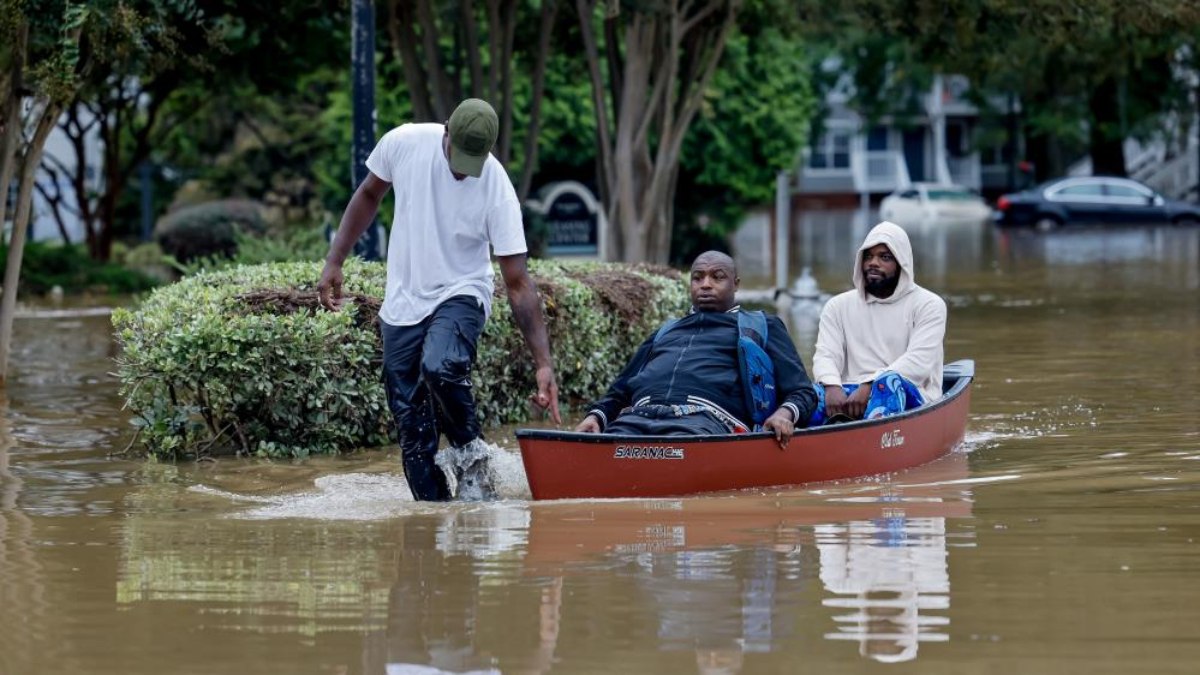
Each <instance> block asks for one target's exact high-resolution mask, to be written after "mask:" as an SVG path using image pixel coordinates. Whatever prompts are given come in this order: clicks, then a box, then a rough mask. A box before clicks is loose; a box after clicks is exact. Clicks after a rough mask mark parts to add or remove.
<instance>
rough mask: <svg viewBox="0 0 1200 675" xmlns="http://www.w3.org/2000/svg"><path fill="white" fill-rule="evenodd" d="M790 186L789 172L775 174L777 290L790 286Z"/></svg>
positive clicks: (783, 289) (784, 289) (777, 291)
mask: <svg viewBox="0 0 1200 675" xmlns="http://www.w3.org/2000/svg"><path fill="white" fill-rule="evenodd" d="M788 188H789V186H788V172H787V171H780V172H779V173H777V174H775V292H776V294H778V293H779V292H780V291H786V290H787V287H788V256H789V254H790V253H791V250H792V249H791V246H790V245H789V244H788V234H789V233H790V230H791V229H792V228H791V224H792V195H791V192H790V191H789V189H788Z"/></svg>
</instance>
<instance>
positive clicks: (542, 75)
mask: <svg viewBox="0 0 1200 675" xmlns="http://www.w3.org/2000/svg"><path fill="white" fill-rule="evenodd" d="M557 11H558V0H542V24H541V30H540V31H538V36H539V39H538V51H537V58H536V60H535V63H534V66H533V97H532V98H533V100H532V101H531V102H530V104H529V129H528V131H526V133H525V154H524V156H523V157H522V160H521V161H522V165H521V180H520V182H519V183H518V184H517V199H519V200H521V201H522V202H524V201H525V199H526V198H528V197H529V190H530V189H531V188H532V187H533V172H534V171H536V170H537V163H538V132H539V131H540V129H541V126H542V94H543V92H544V90H545V88H546V60H547V59H548V58H549V56H550V37H551V35H552V34H553V32H554V15H555V13H557Z"/></svg>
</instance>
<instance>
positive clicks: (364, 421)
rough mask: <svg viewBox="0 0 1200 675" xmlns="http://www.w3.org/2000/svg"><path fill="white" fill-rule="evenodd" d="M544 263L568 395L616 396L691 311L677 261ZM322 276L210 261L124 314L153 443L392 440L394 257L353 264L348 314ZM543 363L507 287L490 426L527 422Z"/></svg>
mask: <svg viewBox="0 0 1200 675" xmlns="http://www.w3.org/2000/svg"><path fill="white" fill-rule="evenodd" d="M530 271H531V273H532V274H533V275H534V278H535V280H536V281H537V282H538V285H539V287H540V290H541V291H542V296H543V300H544V303H545V316H546V317H547V327H548V330H549V332H550V338H551V343H552V348H553V350H554V356H555V361H556V368H557V373H558V378H559V387H560V392H561V395H562V398H563V401H564V402H565V403H567V404H568V405H569V404H572V403H582V402H586V401H590V400H591V399H593V398H595V397H596V396H598V395H599V394H600V393H602V392H603V390H604V389H605V388H606V387H607V386H608V384H609V383H610V382H611V380H612V379H613V378H615V376H616V374H617V373H618V372H619V371H620V369H621V368H622V367H623V366H624V365H625V363H626V361H627V360H628V359H629V357H630V356H631V355H632V353H633V351H634V349H636V347H637V345H638V344H640V342H641V341H642V340H643V339H644V338H645V336H646V335H648V334H649V331H650V330H651V329H652V328H654V327H656V326H657V325H658V324H659V323H661V321H662V320H663V319H664V318H666V317H667V316H669V315H677V314H680V313H682V312H683V311H684V310H685V309H686V307H687V294H686V290H685V288H684V285H683V283H682V281H681V280H680V278H679V275H678V274H677V273H675V272H671V271H669V270H665V269H657V270H654V269H647V268H632V269H631V268H629V267H627V266H619V265H604V264H600V263H582V264H581V263H566V262H553V261H536V260H535V261H531V262H530ZM319 273H320V264H319V263H277V264H270V265H259V266H252V267H237V268H232V269H226V270H222V271H217V272H203V273H200V274H197V275H195V276H193V277H189V278H187V279H184V280H183V281H181V282H179V283H176V284H174V285H171V286H167V287H164V288H161V289H159V290H157V291H156V292H154V293H153V294H151V295H150V297H149V298H148V299H147V300H146V302H145V303H144V304H143V305H142V306H141V307H140V308H138V309H137V310H133V311H130V310H119V311H117V312H116V313H115V314H114V315H113V325H114V327H115V329H116V336H117V340H118V341H119V343H120V345H121V348H122V353H121V356H120V357H119V358H118V375H119V376H120V379H121V383H122V389H121V391H122V395H123V396H125V398H126V403H127V406H128V407H129V409H131V410H132V411H133V412H134V415H135V418H136V419H135V421H136V424H137V425H138V427H139V429H140V439H141V441H142V442H143V443H145V445H146V447H147V448H148V449H149V450H150V452H152V453H154V454H155V455H159V456H163V457H170V458H178V457H183V456H197V455H206V454H210V453H217V452H228V451H237V452H242V453H253V454H258V455H263V456H293V457H302V456H305V455H307V454H309V453H332V452H338V451H346V450H351V449H354V448H360V447H366V446H377V445H382V444H384V443H385V442H386V441H387V434H388V432H389V430H390V426H391V420H390V416H389V413H388V411H387V405H386V400H385V396H384V391H383V387H382V385H381V382H380V362H381V356H380V343H379V338H378V332H377V329H376V327H375V326H374V324H373V323H372V320H373V318H374V317H373V315H372V312H371V311H370V310H368V309H365V307H366V305H367V304H369V302H370V300H369V299H371V298H379V297H381V296H382V294H383V284H384V277H385V271H384V266H383V265H382V264H378V263H364V262H360V261H357V260H351V261H348V262H347V264H346V268H345V273H346V292H347V293H348V294H351V295H355V296H360V300H359V304H358V305H355V309H353V310H346V311H342V312H337V313H333V312H325V311H321V310H317V309H315V308H314V298H313V294H312V291H313V288H314V286H315V283H316V280H317V278H318V275H319ZM264 291H266V293H264ZM270 291H275V293H270ZM251 294H254V295H251ZM264 297H267V298H268V300H265V301H264V300H263V298H264ZM254 298H258V299H257V300H255V299H254ZM531 368H532V360H531V357H530V356H529V352H528V349H527V347H526V345H525V343H524V340H523V338H522V337H521V335H520V331H519V330H518V329H517V328H516V326H515V325H514V323H513V321H512V317H511V310H510V308H509V306H508V303H507V302H506V301H505V299H504V297H503V296H502V295H501V296H500V297H497V298H496V301H495V303H494V307H493V315H492V317H491V319H490V320H489V321H488V323H487V325H486V328H485V330H484V333H483V336H482V338H481V339H480V344H479V353H478V360H477V364H476V372H475V373H474V375H473V377H472V380H473V381H474V382H475V383H476V388H475V393H476V399H477V402H478V406H479V414H480V419H481V421H483V422H484V423H485V424H501V423H513V422H519V421H522V420H525V419H526V416H527V414H528V404H527V399H528V396H529V393H530V391H531V389H532V387H533V381H534V380H533V373H532V371H531Z"/></svg>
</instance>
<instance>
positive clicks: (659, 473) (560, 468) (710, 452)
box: [516, 360, 975, 500]
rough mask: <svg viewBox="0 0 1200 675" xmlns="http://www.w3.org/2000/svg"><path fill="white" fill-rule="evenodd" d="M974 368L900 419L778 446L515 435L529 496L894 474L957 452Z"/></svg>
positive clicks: (848, 426) (960, 370) (679, 491)
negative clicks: (929, 402) (943, 392)
mask: <svg viewBox="0 0 1200 675" xmlns="http://www.w3.org/2000/svg"><path fill="white" fill-rule="evenodd" d="M974 379H975V362H974V361H971V360H963V361H955V362H954V363H951V364H948V365H947V366H946V367H945V369H944V370H943V375H942V387H943V390H944V391H945V395H944V396H943V397H942V398H941V399H940V400H938V401H937V402H935V403H933V404H932V405H928V406H922V407H920V408H916V409H914V410H909V411H907V412H905V413H902V414H900V415H894V416H892V417H884V418H881V419H874V420H860V421H857V422H849V423H845V424H838V425H833V426H825V427H817V428H814V429H798V430H797V431H796V433H795V434H794V435H793V436H792V440H791V442H790V443H788V445H787V447H786V448H780V447H779V444H778V443H776V442H775V438H774V436H772V435H771V434H770V433H767V432H761V433H750V434H730V435H711V436H625V435H617V434H581V433H575V432H565V431H554V430H546V429H518V430H517V432H516V435H517V442H518V444H519V445H520V448H521V460H522V461H523V462H524V464H525V475H526V477H527V478H528V479H529V489H530V492H531V493H532V495H533V498H534V499H535V500H542V499H573V498H585V499H586V498H628V497H672V496H679V495H687V494H697V493H702V492H720V491H725V490H744V489H747V488H763V487H776V486H783V485H800V484H803V483H813V482H821V481H830V480H839V479H845V478H856V477H860V476H869V475H874V474H883V473H892V472H895V471H900V470H903V469H908V468H911V467H915V466H919V465H921V464H925V463H927V462H931V461H933V460H935V459H937V458H938V457H941V456H943V455H945V454H947V453H949V452H951V451H953V450H954V449H955V447H957V446H958V445H959V444H960V443H961V442H962V439H963V436H964V434H965V433H966V428H967V413H968V411H969V409H970V403H971V382H972V381H973V380H974Z"/></svg>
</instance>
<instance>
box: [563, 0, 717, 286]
mask: <svg viewBox="0 0 1200 675" xmlns="http://www.w3.org/2000/svg"><path fill="white" fill-rule="evenodd" d="M739 6H740V2H739V1H738V0H709V1H708V2H704V3H680V2H678V1H677V0H670V1H668V2H665V3H662V6H660V7H658V8H657V9H656V11H653V12H651V11H639V10H637V9H631V8H628V6H627V5H622V6H621V11H622V12H624V13H623V14H613V13H610V14H609V15H608V16H606V18H605V19H604V21H605V23H604V26H603V32H604V34H605V35H606V36H607V37H606V45H605V56H606V58H607V59H608V60H609V64H610V67H609V68H608V71H609V72H608V78H609V79H608V82H607V83H605V82H604V80H603V76H602V75H601V67H600V66H601V63H600V53H599V49H598V48H597V46H596V42H595V36H594V33H593V30H594V28H593V17H594V11H595V4H594V3H591V2H587V1H586V0H577V8H578V11H579V15H580V20H581V22H582V28H583V42H584V49H585V54H586V56H587V60H588V70H589V73H590V74H591V80H592V95H593V99H594V104H595V106H596V118H597V131H598V133H597V155H598V157H600V160H599V163H600V164H601V171H600V173H601V180H600V183H601V184H602V186H604V187H603V188H602V195H603V197H602V198H603V199H604V200H605V204H606V207H607V208H606V211H607V213H608V214H609V223H608V233H607V234H608V237H609V241H610V242H612V246H610V247H609V250H610V253H611V255H610V257H613V258H615V259H618V260H622V261H626V262H656V263H665V262H667V260H668V258H669V254H670V242H671V228H672V215H673V214H672V205H673V204H674V200H675V186H676V178H677V172H678V167H679V157H680V155H681V153H682V149H683V141H684V138H686V136H687V131H688V128H689V127H690V126H691V123H692V120H693V119H694V118H695V116H696V113H697V111H698V110H699V108H700V104H701V103H702V101H703V96H704V90H705V88H706V87H707V86H708V83H709V82H710V81H711V79H712V77H713V74H714V73H715V72H716V67H717V64H718V63H719V62H720V58H721V53H722V52H723V50H724V47H725V42H726V40H727V39H728V36H729V31H730V30H731V29H732V27H733V26H734V24H735V21H736V16H737V12H738V9H739ZM618 21H619V22H621V24H623V27H624V28H623V32H622V34H621V37H622V39H623V44H621V45H620V47H621V49H619V50H618V49H616V45H615V40H616V35H617V33H618V24H617V22H618ZM614 61H618V62H620V66H621V67H619V68H616V67H613V66H612V65H611V64H612V63H613V62H614ZM617 83H619V85H620V86H619V87H618V86H616V85H617ZM605 84H607V85H608V86H607V88H606V87H605ZM606 94H607V95H608V97H611V98H612V99H613V100H614V101H616V102H617V103H616V104H615V105H614V106H613V111H614V119H615V128H614V129H612V135H611V140H608V139H607V137H608V125H607V120H606V104H607V101H606V100H605V99H606Z"/></svg>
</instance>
